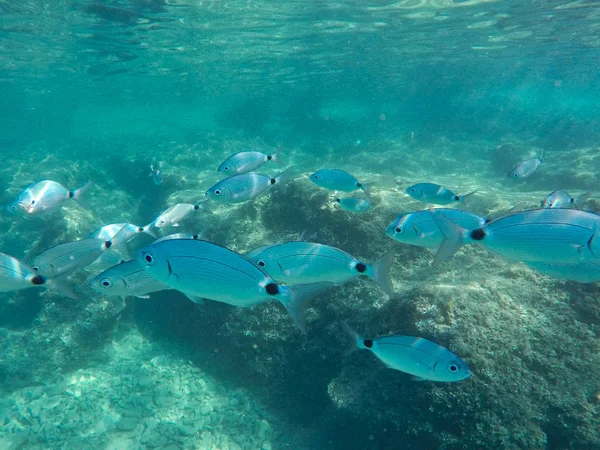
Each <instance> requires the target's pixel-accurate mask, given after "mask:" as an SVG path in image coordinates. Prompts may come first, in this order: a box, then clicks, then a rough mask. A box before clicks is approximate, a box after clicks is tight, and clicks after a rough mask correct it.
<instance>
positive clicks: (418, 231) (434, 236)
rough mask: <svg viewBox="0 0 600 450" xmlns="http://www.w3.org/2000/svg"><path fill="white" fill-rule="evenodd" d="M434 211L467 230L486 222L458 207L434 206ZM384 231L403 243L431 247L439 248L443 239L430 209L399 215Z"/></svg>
mask: <svg viewBox="0 0 600 450" xmlns="http://www.w3.org/2000/svg"><path fill="white" fill-rule="evenodd" d="M434 211H436V212H438V213H440V214H443V215H444V216H446V217H447V218H448V219H450V220H451V221H452V222H454V223H456V224H458V225H460V226H461V227H463V228H466V229H467V230H471V229H474V228H480V227H482V226H483V225H485V224H486V222H487V219H485V218H484V217H480V216H478V215H477V214H472V213H470V212H467V211H461V210H460V209H451V208H436V209H435V210H434ZM385 233H386V234H387V235H388V236H389V237H391V238H392V239H394V240H395V241H398V242H401V243H403V244H409V245H416V246H418V247H428V248H431V249H437V248H439V246H440V245H441V244H442V242H443V241H444V235H443V234H442V232H441V230H440V228H439V227H438V226H437V224H436V223H435V220H434V219H433V216H432V215H431V211H430V210H424V211H417V212H412V213H408V214H401V215H399V216H398V217H397V218H396V220H394V221H393V222H392V223H391V224H390V225H389V226H388V227H387V228H386V230H385Z"/></svg>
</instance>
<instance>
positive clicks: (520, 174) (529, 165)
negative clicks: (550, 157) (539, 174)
mask: <svg viewBox="0 0 600 450" xmlns="http://www.w3.org/2000/svg"><path fill="white" fill-rule="evenodd" d="M543 157H544V151H543V150H542V152H541V154H540V156H539V157H536V158H529V159H526V160H525V161H523V162H520V163H519V164H517V165H516V166H515V167H514V168H513V169H512V170H511V171H510V172H509V173H508V177H509V178H513V179H515V180H523V179H525V178H528V177H530V176H531V175H533V172H535V171H536V170H537V169H538V167H540V165H541V164H542V158H543Z"/></svg>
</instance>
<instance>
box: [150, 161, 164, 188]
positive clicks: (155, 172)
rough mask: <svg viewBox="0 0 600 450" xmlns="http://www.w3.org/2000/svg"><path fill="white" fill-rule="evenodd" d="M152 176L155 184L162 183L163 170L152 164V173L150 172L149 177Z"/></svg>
mask: <svg viewBox="0 0 600 450" xmlns="http://www.w3.org/2000/svg"><path fill="white" fill-rule="evenodd" d="M150 177H151V178H152V182H153V183H154V184H155V185H157V186H158V185H160V184H161V183H162V180H163V178H162V172H161V170H160V169H159V168H158V167H154V164H150V173H149V174H148V178H150Z"/></svg>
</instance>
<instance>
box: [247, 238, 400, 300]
mask: <svg viewBox="0 0 600 450" xmlns="http://www.w3.org/2000/svg"><path fill="white" fill-rule="evenodd" d="M246 256H247V257H248V258H250V259H251V260H252V261H254V262H256V264H258V265H259V266H260V267H261V268H262V269H264V270H265V271H266V272H267V273H268V274H269V275H270V276H272V277H273V279H275V280H277V281H281V282H283V283H288V284H305V283H316V282H320V281H330V282H332V283H335V284H343V283H346V282H347V281H350V280H353V279H354V278H358V277H360V276H361V275H364V276H367V277H369V278H371V279H372V280H373V281H375V282H376V283H377V284H378V285H379V286H380V287H381V289H382V290H383V291H384V292H385V293H386V294H387V295H388V296H390V297H394V296H395V293H394V286H393V285H392V280H391V279H390V275H389V270H390V266H391V265H392V263H393V262H394V252H393V251H389V252H387V253H385V254H384V255H383V256H382V257H381V258H379V259H378V260H377V261H375V262H374V263H372V264H369V263H365V262H363V261H360V260H358V259H356V258H355V257H353V256H352V255H350V254H348V253H346V252H345V251H343V250H340V249H339V248H335V247H330V246H329V245H323V244H316V243H314V242H300V241H292V242H285V243H283V244H275V245H270V246H266V247H259V248H257V249H255V250H252V251H250V252H249V253H248V254H247V255H246Z"/></svg>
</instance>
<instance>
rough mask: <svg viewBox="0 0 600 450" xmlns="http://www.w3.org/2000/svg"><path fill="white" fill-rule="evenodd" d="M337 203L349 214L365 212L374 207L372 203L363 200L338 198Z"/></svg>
mask: <svg viewBox="0 0 600 450" xmlns="http://www.w3.org/2000/svg"><path fill="white" fill-rule="evenodd" d="M335 201H336V202H337V203H339V205H340V206H341V207H342V209H344V210H346V211H349V212H365V211H368V210H370V209H371V208H372V207H373V205H372V204H371V202H370V201H368V200H364V199H362V198H336V199H335Z"/></svg>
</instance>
